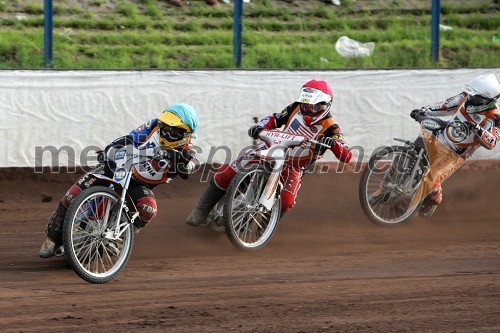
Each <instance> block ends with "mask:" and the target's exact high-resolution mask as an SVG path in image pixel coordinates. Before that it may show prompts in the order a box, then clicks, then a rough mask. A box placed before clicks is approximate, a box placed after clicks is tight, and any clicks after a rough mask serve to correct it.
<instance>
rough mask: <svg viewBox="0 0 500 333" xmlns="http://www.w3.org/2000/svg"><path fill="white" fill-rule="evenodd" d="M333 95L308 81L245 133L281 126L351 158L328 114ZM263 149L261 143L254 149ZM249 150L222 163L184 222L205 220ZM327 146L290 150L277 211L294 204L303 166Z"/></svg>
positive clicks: (320, 84)
mask: <svg viewBox="0 0 500 333" xmlns="http://www.w3.org/2000/svg"><path fill="white" fill-rule="evenodd" d="M332 100H333V94H332V90H331V89H330V87H329V86H328V84H327V83H326V82H325V81H317V80H311V81H309V82H307V83H306V84H304V85H303V86H302V88H301V89H300V93H299V96H298V98H297V99H296V100H295V101H294V102H293V103H292V104H290V105H288V106H287V107H286V108H285V109H283V111H282V112H281V113H274V114H273V115H270V116H268V117H265V118H263V119H262V120H260V121H259V122H258V123H257V124H256V125H254V126H252V127H250V128H249V130H248V135H249V136H250V137H252V138H254V139H257V138H258V137H259V133H260V132H261V131H262V130H264V129H266V130H271V129H276V128H280V127H284V128H283V130H282V131H283V132H287V133H291V134H295V135H302V136H305V137H306V139H307V140H310V139H316V140H318V141H319V142H321V143H322V144H325V145H326V146H328V147H331V150H332V152H333V153H334V154H335V156H336V157H337V158H338V159H339V160H340V161H342V162H345V163H348V162H349V161H350V159H351V157H352V153H351V151H350V150H349V147H348V146H347V144H346V143H345V141H344V136H343V134H342V133H341V131H340V127H339V125H337V123H336V122H335V120H334V119H333V117H332V115H331V114H330V107H331V105H332ZM264 148H266V145H265V144H262V145H260V146H258V147H257V148H256V150H261V149H264ZM256 150H251V151H250V152H247V153H246V154H245V155H244V156H240V157H239V158H237V159H236V160H234V161H233V162H231V163H230V164H224V165H222V166H221V167H220V168H219V169H218V171H217V172H216V174H215V175H214V177H213V178H212V179H211V181H210V182H209V184H208V187H207V188H206V189H205V191H204V193H203V194H202V196H201V198H200V200H199V201H198V203H197V204H196V206H195V208H194V209H193V210H192V212H191V213H190V214H189V216H188V218H187V220H186V223H187V224H189V225H191V226H200V225H204V224H205V223H206V218H207V216H208V214H209V213H210V211H211V209H212V208H213V207H214V206H215V205H216V204H217V202H218V201H219V200H220V199H221V198H222V197H223V196H224V194H225V192H226V190H227V189H228V187H229V183H230V182H231V180H232V179H233V177H234V176H235V174H236V172H237V171H238V170H239V169H240V168H242V167H244V166H245V165H246V164H247V163H254V162H255V161H256V160H255V159H254V160H253V161H252V158H253V157H254V156H255V151H256ZM326 150H327V148H325V147H321V146H319V145H313V144H311V143H309V144H307V145H306V146H303V147H300V148H298V149H294V150H293V151H292V153H291V155H289V158H288V159H287V163H286V165H285V167H284V168H283V171H282V173H281V177H282V180H283V183H284V189H283V191H282V193H281V210H282V215H283V213H285V212H287V211H288V210H289V209H290V208H292V206H293V205H294V204H295V198H296V196H297V192H298V190H299V188H300V180H301V177H302V174H303V171H304V169H305V168H306V167H307V166H308V165H310V164H311V163H313V162H314V161H316V160H317V159H318V158H320V157H321V156H322V155H323V154H324V153H325V152H326Z"/></svg>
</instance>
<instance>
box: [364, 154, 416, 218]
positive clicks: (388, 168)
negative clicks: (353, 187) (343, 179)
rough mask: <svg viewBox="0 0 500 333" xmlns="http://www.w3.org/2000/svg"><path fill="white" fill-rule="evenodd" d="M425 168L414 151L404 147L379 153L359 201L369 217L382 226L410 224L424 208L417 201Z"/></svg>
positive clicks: (367, 171)
mask: <svg viewBox="0 0 500 333" xmlns="http://www.w3.org/2000/svg"><path fill="white" fill-rule="evenodd" d="M424 173H425V167H423V166H422V165H418V164H417V157H416V154H415V152H414V151H413V150H410V149H408V148H406V147H401V146H392V147H385V148H383V149H381V150H379V151H377V152H375V153H374V154H373V155H372V156H371V157H370V160H369V162H368V165H367V166H366V167H365V169H364V170H363V174H362V175H361V181H360V185H359V200H360V202H361V207H362V208H363V211H364V212H365V214H366V216H367V217H368V218H369V219H370V220H371V221H372V222H374V223H375V224H378V225H396V224H400V223H403V222H406V221H408V220H409V219H410V218H411V217H412V216H413V214H415V212H417V211H418V208H419V207H420V205H421V201H420V200H418V198H417V197H416V195H417V189H418V187H419V185H420V182H421V180H422V177H423V175H424Z"/></svg>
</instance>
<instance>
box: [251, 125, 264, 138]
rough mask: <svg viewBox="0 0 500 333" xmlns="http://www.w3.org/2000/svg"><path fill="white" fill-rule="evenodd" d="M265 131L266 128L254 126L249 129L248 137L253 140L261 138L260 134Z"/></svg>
mask: <svg viewBox="0 0 500 333" xmlns="http://www.w3.org/2000/svg"><path fill="white" fill-rule="evenodd" d="M263 129H264V127H262V126H260V125H253V126H252V127H250V128H249V129H248V136H250V137H251V138H253V139H257V138H259V133H260V132H261V131H262V130H263Z"/></svg>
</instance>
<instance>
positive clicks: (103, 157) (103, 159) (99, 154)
mask: <svg viewBox="0 0 500 333" xmlns="http://www.w3.org/2000/svg"><path fill="white" fill-rule="evenodd" d="M96 154H97V162H98V163H101V164H104V163H106V161H107V158H106V154H105V153H104V150H99V151H97V152H96Z"/></svg>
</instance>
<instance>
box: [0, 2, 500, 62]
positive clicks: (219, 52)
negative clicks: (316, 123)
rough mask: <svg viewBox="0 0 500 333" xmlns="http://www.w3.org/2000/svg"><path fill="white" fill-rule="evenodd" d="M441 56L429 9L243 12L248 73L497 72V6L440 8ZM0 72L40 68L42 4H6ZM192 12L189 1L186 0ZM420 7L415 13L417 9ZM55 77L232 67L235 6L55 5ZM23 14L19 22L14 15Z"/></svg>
mask: <svg viewBox="0 0 500 333" xmlns="http://www.w3.org/2000/svg"><path fill="white" fill-rule="evenodd" d="M441 2H442V6H443V7H442V16H441V23H442V24H444V25H448V26H451V27H453V30H451V31H442V32H441V56H440V61H439V62H438V63H434V62H433V61H432V60H431V59H430V42H431V41H430V23H431V22H430V1H428V0H415V1H411V2H409V1H405V0H393V1H382V0H364V1H355V0H343V1H342V6H340V7H337V6H332V5H329V4H327V3H325V2H322V1H316V0H310V1H307V2H303V1H298V0H296V1H293V0H286V1H285V0H282V1H280V0H265V1H264V0H261V1H253V2H251V3H250V4H245V5H244V19H243V33H244V34H243V61H242V66H243V68H262V69H268V68H292V69H294V68H297V69H299V68H300V69H333V68H395V67H397V68H459V67H498V66H499V60H498V58H499V55H500V42H493V41H492V38H493V36H495V35H496V36H498V35H500V29H499V27H500V14H499V12H500V11H499V9H500V8H499V7H500V6H499V1H498V0H475V1H464V0H443V1H441ZM1 3H2V6H0V15H1V20H0V26H1V29H0V68H3V69H6V68H13V69H19V68H43V67H44V64H43V22H44V21H43V3H42V2H41V1H38V0H36V1H35V0H14V1H11V2H1ZM185 3H186V1H185ZM415 4H417V5H415ZM54 11H55V17H54V63H53V67H54V68H58V69H70V68H71V69H73V68H99V69H107V68H109V69H111V68H113V69H116V68H122V69H130V68H137V69H147V68H155V69H161V68H165V69H182V68H186V69H197V68H234V60H233V5H223V4H221V5H218V6H214V7H211V6H208V5H206V4H204V1H201V0H200V1H195V0H192V1H191V5H186V6H184V7H183V8H177V7H173V6H170V5H169V4H168V2H166V1H156V0H135V1H132V0H118V1H110V0H93V1H83V0H82V1H77V0H61V1H58V2H57V5H56V4H54ZM14 13H16V15H18V14H19V13H21V14H24V15H25V16H26V19H22V20H19V19H17V18H16V17H15V15H13V14H14ZM344 35H345V36H348V37H350V38H352V39H355V40H358V41H360V42H374V43H375V53H374V55H373V56H371V57H367V58H358V59H346V58H342V57H341V56H340V55H338V54H337V52H336V51H335V48H334V46H335V42H336V41H337V39H338V38H339V37H340V36H344Z"/></svg>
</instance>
